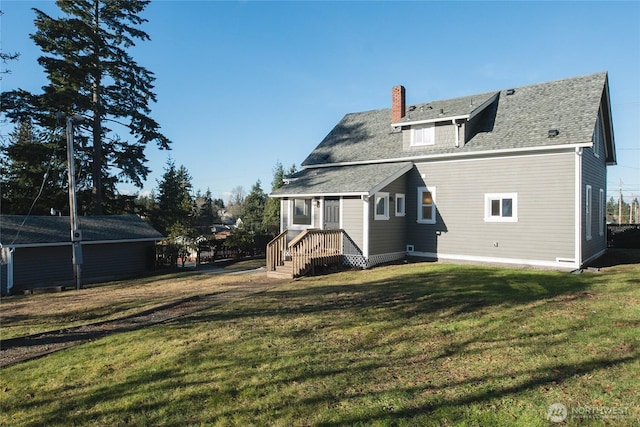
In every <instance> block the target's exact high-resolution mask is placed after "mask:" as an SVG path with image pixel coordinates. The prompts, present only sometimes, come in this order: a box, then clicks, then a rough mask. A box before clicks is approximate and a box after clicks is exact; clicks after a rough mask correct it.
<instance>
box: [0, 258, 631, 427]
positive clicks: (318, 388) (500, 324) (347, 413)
mask: <svg viewBox="0 0 640 427" xmlns="http://www.w3.org/2000/svg"><path fill="white" fill-rule="evenodd" d="M239 278H240V279H239ZM241 278H242V276H233V278H232V277H231V276H229V277H228V278H227V279H224V280H242V279H241ZM198 280H200V282H199V283H200V285H198V286H201V284H202V283H203V282H202V281H203V280H210V279H202V278H199V279H198ZM211 280H213V279H211ZM216 280H223V279H221V278H220V277H218V278H216ZM245 280H257V279H245ZM260 280H264V279H260ZM140 286H143V285H140ZM144 286H150V284H149V283H145V285H144ZM184 287H187V288H188V285H184ZM82 292H84V293H86V294H87V295H89V294H91V292H102V293H103V295H104V294H105V293H106V294H107V295H108V292H110V289H109V287H108V286H103V287H97V288H95V289H90V290H85V291H82ZM141 294H144V292H141ZM24 301H26V299H16V300H15V301H13V300H11V299H10V298H9V299H6V300H5V301H4V302H3V305H10V304H12V303H18V302H19V303H21V304H23V303H25V302H24ZM37 301H38V300H37ZM39 301H43V300H39ZM16 322H19V320H16ZM54 326H55V325H52V327H51V329H54ZM639 329H640V265H637V264H636V265H621V266H617V267H612V268H607V269H604V270H602V271H601V272H585V273H583V274H569V273H564V272H563V273H560V272H549V271H535V270H513V269H503V268H495V267H476V266H460V265H452V264H429V263H423V264H409V265H397V266H388V267H381V268H376V269H372V270H366V271H349V272H343V273H337V274H332V275H326V276H318V277H312V278H305V279H302V280H297V281H291V282H284V283H283V284H282V285H281V286H278V287H277V288H275V289H272V290H270V291H268V292H266V293H263V294H259V295H254V296H252V297H250V298H246V299H243V300H240V301H237V302H234V303H230V304H226V305H224V306H219V307H216V308H213V309H210V310H207V311H203V312H199V313H197V314H194V315H191V316H188V317H185V318H181V319H179V320H174V321H172V322H171V323H169V324H164V325H160V326H155V327H152V328H148V329H142V330H137V331H134V332H128V333H122V334H117V335H113V336H110V337H108V338H105V339H100V340H98V341H95V342H92V343H90V344H86V345H82V346H79V347H75V348H72V349H69V350H65V351H62V352H58V353H55V354H52V355H50V356H47V357H45V358H42V359H39V360H34V361H30V362H27V363H23V364H19V365H14V366H10V367H6V368H3V369H1V370H0V426H40V425H49V426H70V425H93V426H151V425H153V426H192V425H206V426H227V425H238V426H249V425H258V426H307V425H318V426H329V425H399V426H404V425H406V426H414V425H437V426H447V425H463V426H513V425H520V426H549V425H558V424H554V423H552V422H550V421H548V420H547V412H548V408H549V406H550V405H552V404H554V403H562V404H563V405H565V407H566V408H567V410H568V416H567V419H566V420H565V422H564V423H565V424H559V425H616V426H618V425H623V426H626V425H632V426H633V425H635V426H638V425H640V422H639V421H638V417H639V416H640V408H639V405H640V398H639V397H638V396H639V395H640V389H639V385H640V360H639V353H640V351H639V350H640V342H639V341H640V333H639ZM614 417H615V418H614Z"/></svg>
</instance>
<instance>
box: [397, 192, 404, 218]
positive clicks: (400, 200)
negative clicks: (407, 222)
mask: <svg viewBox="0 0 640 427" xmlns="http://www.w3.org/2000/svg"><path fill="white" fill-rule="evenodd" d="M404 215H405V204H404V194H402V193H397V194H396V216H404Z"/></svg>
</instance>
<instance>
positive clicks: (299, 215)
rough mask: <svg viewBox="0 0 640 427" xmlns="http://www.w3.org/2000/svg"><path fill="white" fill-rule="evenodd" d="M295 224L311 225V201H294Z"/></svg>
mask: <svg viewBox="0 0 640 427" xmlns="http://www.w3.org/2000/svg"><path fill="white" fill-rule="evenodd" d="M293 224H296V225H311V199H293Z"/></svg>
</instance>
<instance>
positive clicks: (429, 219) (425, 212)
mask: <svg viewBox="0 0 640 427" xmlns="http://www.w3.org/2000/svg"><path fill="white" fill-rule="evenodd" d="M418 223H420V224H435V223H436V188H435V187H418Z"/></svg>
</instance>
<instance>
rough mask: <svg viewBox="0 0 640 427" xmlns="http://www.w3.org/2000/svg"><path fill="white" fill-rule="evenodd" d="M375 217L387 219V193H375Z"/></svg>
mask: <svg viewBox="0 0 640 427" xmlns="http://www.w3.org/2000/svg"><path fill="white" fill-rule="evenodd" d="M374 218H375V219H382V220H384V219H389V193H376V213H375V216H374Z"/></svg>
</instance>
